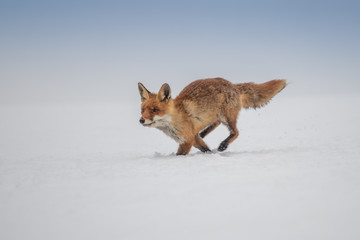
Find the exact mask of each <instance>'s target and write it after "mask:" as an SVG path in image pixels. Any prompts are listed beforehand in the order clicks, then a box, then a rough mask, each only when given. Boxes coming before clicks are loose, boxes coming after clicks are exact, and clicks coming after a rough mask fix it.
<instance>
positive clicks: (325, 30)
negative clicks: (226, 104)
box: [0, 0, 360, 103]
mask: <svg viewBox="0 0 360 240" xmlns="http://www.w3.org/2000/svg"><path fill="white" fill-rule="evenodd" d="M359 12H360V2H359V1H316V0H313V1H226V0H225V1H224V0H222V1H203V0H201V1H195V0H192V1H187V0H186V1H136V0H134V1H1V2H0V30H1V31H0V41H1V45H0V52H1V54H0V81H1V82H0V102H5V103H7V102H47V101H49V102H61V101H67V102H69V101H70V102H78V101H82V102H83V101H95V102H96V101H122V100H126V99H130V100H138V93H137V86H136V84H137V82H139V81H141V82H143V83H144V84H145V86H147V87H148V88H149V89H150V90H153V91H157V90H158V88H159V87H160V86H161V84H162V83H163V82H168V83H169V84H170V85H171V86H172V89H173V92H174V94H176V93H178V92H179V91H180V90H181V89H182V88H183V87H184V86H185V85H186V84H188V83H189V82H191V81H193V80H196V79H199V78H206V77H217V76H220V77H224V78H227V79H228V80H230V81H232V82H246V81H254V82H263V81H267V80H271V79H274V78H287V79H289V81H290V82H292V84H291V86H290V87H289V89H288V93H287V94H288V95H304V94H306V95H307V94H318V93H320V94H358V90H359V86H360V78H359V73H360V70H359V69H360V14H359Z"/></svg>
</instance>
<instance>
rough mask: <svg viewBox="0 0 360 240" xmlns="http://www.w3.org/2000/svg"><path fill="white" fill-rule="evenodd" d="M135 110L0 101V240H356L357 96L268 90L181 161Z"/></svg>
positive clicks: (359, 184) (359, 230)
mask: <svg viewBox="0 0 360 240" xmlns="http://www.w3.org/2000/svg"><path fill="white" fill-rule="evenodd" d="M139 105H140V103H139V102H136V103H121V104H97V105H95V104H93V105H92V104H82V105H80V104H79V105H74V104H72V105H71V104H68V105H66V104H64V105H60V104H57V105H56V104H52V105H51V104H49V105H46V104H43V105H1V106H0V239H4V240H12V239H19V240H20V239H36V240H43V239H44V240H45V239H46V240H48V239H52V240H53V239H59V240H60V239H122V240H127V239H129V240H132V239H139V240H140V239H286V240H288V239H291V240H297V239H299V240H303V239H314V240H320V239H334V240H335V239H336V240H338V239H347V240H350V239H354V240H355V239H360V227H359V226H360V127H359V123H360V111H359V109H360V108H359V107H360V98H358V97H342V96H329V97H317V98H314V97H308V98H306V97H304V98H295V97H294V98H290V97H286V96H285V95H284V94H283V95H282V94H279V96H276V97H275V99H274V100H273V101H272V102H271V103H270V104H269V105H267V106H266V107H264V108H262V109H259V110H256V111H255V110H243V111H242V112H241V113H240V117H239V122H238V127H239V130H240V136H239V138H238V139H237V140H236V141H235V142H234V143H233V144H232V145H230V147H229V148H228V150H227V151H225V152H223V153H212V154H202V153H199V152H198V151H197V150H196V149H193V150H192V151H191V153H190V155H189V156H186V157H182V156H181V157H177V156H175V152H176V149H177V145H176V143H175V142H174V141H173V140H171V139H170V138H168V137H167V136H166V135H165V134H163V133H162V132H160V131H158V130H156V129H150V128H144V127H142V126H141V125H140V124H139V123H138V119H139V117H140V113H139V109H140V106H139ZM227 134H228V133H227V131H226V129H225V128H224V127H219V129H217V130H216V131H214V132H213V133H212V134H211V135H209V136H208V137H207V138H206V139H205V141H206V142H207V143H208V145H209V146H210V147H211V148H212V149H216V148H217V146H218V144H219V143H220V142H221V141H222V140H223V139H224V138H226V136H227Z"/></svg>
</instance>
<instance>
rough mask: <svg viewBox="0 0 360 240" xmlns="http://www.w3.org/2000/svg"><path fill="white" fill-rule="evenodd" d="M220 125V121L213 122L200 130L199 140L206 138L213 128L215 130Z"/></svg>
mask: <svg viewBox="0 0 360 240" xmlns="http://www.w3.org/2000/svg"><path fill="white" fill-rule="evenodd" d="M219 125H220V121H217V122H214V123H212V124H210V125H209V126H207V127H206V128H205V129H204V130H202V131H201V132H200V133H199V135H200V137H201V138H204V137H206V136H207V135H208V134H209V133H211V132H212V131H213V130H214V129H215V128H217V127H218V126H219Z"/></svg>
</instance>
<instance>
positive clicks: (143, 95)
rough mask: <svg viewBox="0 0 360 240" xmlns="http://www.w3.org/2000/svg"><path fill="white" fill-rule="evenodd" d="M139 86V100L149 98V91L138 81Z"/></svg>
mask: <svg viewBox="0 0 360 240" xmlns="http://www.w3.org/2000/svg"><path fill="white" fill-rule="evenodd" d="M138 87H139V93H140V97H141V102H143V101H145V100H146V99H149V94H150V92H149V91H148V90H147V89H146V88H145V87H144V85H142V83H138Z"/></svg>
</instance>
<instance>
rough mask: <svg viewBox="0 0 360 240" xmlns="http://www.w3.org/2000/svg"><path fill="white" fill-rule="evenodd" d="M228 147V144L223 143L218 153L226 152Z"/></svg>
mask: <svg viewBox="0 0 360 240" xmlns="http://www.w3.org/2000/svg"><path fill="white" fill-rule="evenodd" d="M227 147H228V144H227V142H222V143H221V144H220V146H219V147H218V151H219V152H222V151H225V150H226V149H227Z"/></svg>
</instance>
